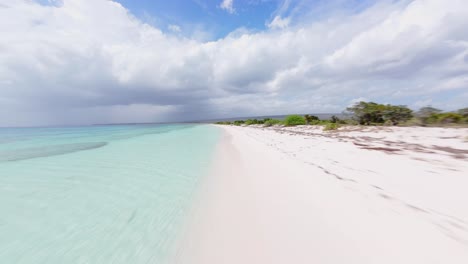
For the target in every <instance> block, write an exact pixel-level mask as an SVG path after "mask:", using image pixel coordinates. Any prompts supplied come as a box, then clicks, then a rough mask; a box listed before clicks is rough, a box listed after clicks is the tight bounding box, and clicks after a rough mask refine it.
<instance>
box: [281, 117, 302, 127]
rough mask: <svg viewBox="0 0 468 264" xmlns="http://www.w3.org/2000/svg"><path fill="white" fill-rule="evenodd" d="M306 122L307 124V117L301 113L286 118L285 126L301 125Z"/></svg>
mask: <svg viewBox="0 0 468 264" xmlns="http://www.w3.org/2000/svg"><path fill="white" fill-rule="evenodd" d="M305 124H306V120H305V118H304V117H302V116H300V115H290V116H287V117H286V118H285V119H284V125H285V126H299V125H305Z"/></svg>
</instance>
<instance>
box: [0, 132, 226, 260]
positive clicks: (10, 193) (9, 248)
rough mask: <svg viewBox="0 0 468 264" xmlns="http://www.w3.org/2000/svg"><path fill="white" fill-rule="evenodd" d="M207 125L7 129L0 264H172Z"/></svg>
mask: <svg viewBox="0 0 468 264" xmlns="http://www.w3.org/2000/svg"><path fill="white" fill-rule="evenodd" d="M218 136H219V131H218V129H217V128H215V127H213V126H208V125H125V126H124V125H122V126H120V125H119V126H89V127H69V128H22V129H17V128H2V129H0V212H1V215H0V262H1V263H24V264H29V263H31V264H32V263H34V264H37V263H48V264H55V263H60V264H63V263H93V264H94V263H96V264H100V263H106V264H107V263H137V264H138V263H165V260H166V259H167V258H168V257H169V255H170V254H171V250H172V249H173V245H174V243H173V242H174V240H175V238H176V236H177V235H178V234H179V231H180V228H181V224H182V222H183V217H184V214H185V213H186V212H187V208H188V207H189V206H190V204H191V198H192V195H193V192H194V190H195V189H196V186H197V182H198V180H199V179H200V177H201V175H203V174H204V173H206V172H207V170H208V169H209V166H210V162H211V158H212V154H213V151H214V147H215V145H216V142H217V140H218Z"/></svg>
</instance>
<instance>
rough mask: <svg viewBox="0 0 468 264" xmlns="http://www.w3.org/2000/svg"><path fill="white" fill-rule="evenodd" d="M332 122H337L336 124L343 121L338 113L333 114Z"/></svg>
mask: <svg viewBox="0 0 468 264" xmlns="http://www.w3.org/2000/svg"><path fill="white" fill-rule="evenodd" d="M330 122H332V123H335V124H336V123H340V122H341V119H339V118H338V117H337V116H336V115H332V116H331V117H330Z"/></svg>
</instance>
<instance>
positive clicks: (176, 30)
mask: <svg viewBox="0 0 468 264" xmlns="http://www.w3.org/2000/svg"><path fill="white" fill-rule="evenodd" d="M167 29H169V30H170V31H172V32H174V33H180V32H181V31H182V29H181V28H180V26H178V25H168V26H167Z"/></svg>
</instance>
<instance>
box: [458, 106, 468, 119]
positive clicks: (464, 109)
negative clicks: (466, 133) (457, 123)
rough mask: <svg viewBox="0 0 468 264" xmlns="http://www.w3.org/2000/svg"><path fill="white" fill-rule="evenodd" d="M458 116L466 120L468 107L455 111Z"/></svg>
mask: <svg viewBox="0 0 468 264" xmlns="http://www.w3.org/2000/svg"><path fill="white" fill-rule="evenodd" d="M457 113H458V114H459V115H462V116H463V117H465V118H467V117H468V107H465V108H462V109H460V110H458V111H457Z"/></svg>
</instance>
